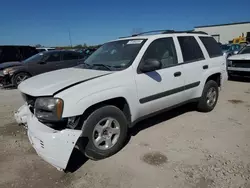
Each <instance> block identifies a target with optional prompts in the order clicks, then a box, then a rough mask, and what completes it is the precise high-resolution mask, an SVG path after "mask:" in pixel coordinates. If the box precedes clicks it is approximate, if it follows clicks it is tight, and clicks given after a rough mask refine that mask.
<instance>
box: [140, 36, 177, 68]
mask: <svg viewBox="0 0 250 188" xmlns="http://www.w3.org/2000/svg"><path fill="white" fill-rule="evenodd" d="M147 59H156V60H158V61H160V62H161V63H162V68H166V67H169V66H172V65H176V64H177V63H178V61H177V56H176V50H175V45H174V41H173V38H172V37H168V38H161V39H156V40H155V41H153V42H152V43H151V44H150V45H149V47H148V49H147V50H146V52H145V54H144V56H143V59H142V61H146V60H147Z"/></svg>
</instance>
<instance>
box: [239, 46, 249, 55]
mask: <svg viewBox="0 0 250 188" xmlns="http://www.w3.org/2000/svg"><path fill="white" fill-rule="evenodd" d="M238 54H250V46H245V47H244V48H243V49H242V50H241V51H240V52H239V53H238Z"/></svg>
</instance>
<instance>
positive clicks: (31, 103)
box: [22, 93, 36, 113]
mask: <svg viewBox="0 0 250 188" xmlns="http://www.w3.org/2000/svg"><path fill="white" fill-rule="evenodd" d="M22 96H23V99H24V100H25V101H26V102H27V104H28V105H29V108H30V111H31V112H32V113H34V106H35V102H36V97H33V96H31V95H27V94H25V93H22Z"/></svg>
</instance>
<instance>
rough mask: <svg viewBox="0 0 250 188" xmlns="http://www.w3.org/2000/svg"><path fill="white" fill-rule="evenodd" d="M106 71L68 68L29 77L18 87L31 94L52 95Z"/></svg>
mask: <svg viewBox="0 0 250 188" xmlns="http://www.w3.org/2000/svg"><path fill="white" fill-rule="evenodd" d="M107 73H109V72H107V71H97V70H86V69H80V68H68V69H61V70H57V71H51V72H47V73H44V74H40V75H37V76H35V77H31V78H29V79H27V80H25V81H24V82H22V83H21V84H20V85H19V86H18V89H19V90H20V91H21V92H25V93H26V94H29V95H31V96H52V95H53V94H54V93H55V92H57V91H58V90H60V89H62V88H64V87H67V86H69V85H71V84H74V83H77V82H80V81H84V80H87V79H91V78H93V77H97V76H101V75H104V74H107Z"/></svg>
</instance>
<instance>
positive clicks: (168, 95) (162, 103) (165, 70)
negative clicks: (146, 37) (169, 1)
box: [136, 37, 184, 116]
mask: <svg viewBox="0 0 250 188" xmlns="http://www.w3.org/2000/svg"><path fill="white" fill-rule="evenodd" d="M147 59H157V60H158V61H160V62H161V63H162V68H161V69H160V70H156V71H153V72H148V73H138V74H137V75H136V84H137V90H138V97H139V103H140V116H144V115H148V114H151V113H153V112H156V111H159V110H162V109H164V108H168V107H171V106H174V105H176V104H178V103H180V102H181V100H183V91H184V90H183V86H184V79H183V75H182V65H179V61H178V58H177V54H176V49H175V43H174V40H173V38H172V37H167V38H160V39H156V40H154V41H153V42H152V43H151V44H150V45H149V47H148V49H147V50H146V52H145V54H144V56H143V58H142V60H141V63H143V62H144V61H145V60H147Z"/></svg>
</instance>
